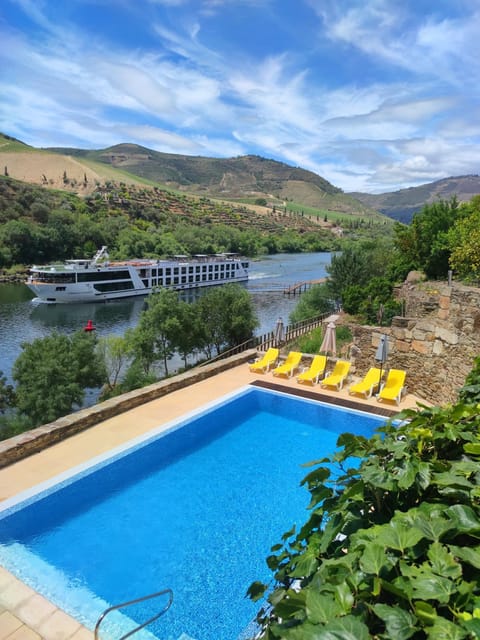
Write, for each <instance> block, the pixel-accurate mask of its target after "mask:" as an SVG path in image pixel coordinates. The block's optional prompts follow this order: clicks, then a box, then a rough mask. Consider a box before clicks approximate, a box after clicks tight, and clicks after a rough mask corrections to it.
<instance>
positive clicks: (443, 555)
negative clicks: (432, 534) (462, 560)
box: [427, 542, 462, 578]
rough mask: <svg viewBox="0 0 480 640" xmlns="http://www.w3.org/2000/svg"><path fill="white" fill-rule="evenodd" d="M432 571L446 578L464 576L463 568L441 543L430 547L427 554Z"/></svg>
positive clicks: (435, 543)
mask: <svg viewBox="0 0 480 640" xmlns="http://www.w3.org/2000/svg"><path fill="white" fill-rule="evenodd" d="M427 555H428V558H429V560H430V562H431V566H432V571H434V572H435V573H437V574H438V575H439V576H443V577H444V578H458V577H459V576H461V575H462V567H461V566H460V565H459V564H458V562H455V560H454V558H453V557H452V555H451V553H450V552H449V550H448V549H447V548H446V547H444V546H443V545H442V544H440V543H439V542H434V543H433V544H431V545H430V548H429V549H428V552H427Z"/></svg>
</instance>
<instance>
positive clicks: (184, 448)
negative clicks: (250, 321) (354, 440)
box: [0, 388, 385, 640]
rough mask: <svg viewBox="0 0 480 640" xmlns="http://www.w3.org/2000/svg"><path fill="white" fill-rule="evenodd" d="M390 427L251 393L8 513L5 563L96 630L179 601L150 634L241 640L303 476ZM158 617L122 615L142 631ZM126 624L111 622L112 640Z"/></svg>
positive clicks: (297, 505) (296, 510) (298, 507)
mask: <svg viewBox="0 0 480 640" xmlns="http://www.w3.org/2000/svg"><path fill="white" fill-rule="evenodd" d="M384 420H385V419H383V418H378V417H377V416H372V415H367V414H363V413H360V412H355V411H350V410H344V409H338V408H333V407H331V406H328V405H325V404H322V403H319V402H313V401H309V400H301V399H298V398H293V397H292V396H289V395H287V394H281V393H276V392H272V391H267V390H260V389H254V388H247V389H243V390H242V391H241V392H240V393H237V394H233V395H231V396H228V397H225V398H224V399H223V400H222V401H221V402H219V403H217V404H215V405H211V406H209V407H207V408H205V409H204V410H203V411H201V412H198V413H197V414H195V415H190V416H188V417H186V418H185V419H183V420H181V421H177V422H175V423H172V424H170V425H168V428H167V429H166V430H163V431H162V432H161V433H160V432H159V433H156V434H153V435H152V434H150V435H149V437H147V438H142V439H139V441H137V442H135V444H134V445H133V446H130V447H128V448H123V449H119V450H117V451H116V452H115V453H114V455H113V456H111V457H109V458H105V459H99V460H96V461H95V463H94V464H93V465H92V466H91V467H88V468H85V469H81V470H76V473H75V474H74V475H72V476H71V477H68V478H64V479H62V481H61V482H60V483H58V482H57V483H52V486H48V487H43V488H42V491H41V492H40V493H37V494H35V493H34V494H33V495H31V496H28V497H25V496H22V498H23V499H22V500H20V501H12V502H11V503H10V502H9V503H7V504H6V508H5V507H4V508H3V511H2V512H1V514H0V517H1V518H2V519H1V520H0V562H1V563H2V564H3V565H4V566H5V567H6V568H7V569H8V570H10V571H11V572H12V573H14V574H15V575H17V577H19V578H20V579H22V580H23V581H24V582H26V583H27V584H29V585H30V586H32V587H33V588H34V589H36V590H37V591H39V592H40V593H42V594H43V595H44V596H45V597H47V598H49V599H50V600H52V601H53V602H54V603H55V604H57V605H58V606H59V607H61V608H62V609H64V610H66V611H67V612H68V613H70V614H71V615H73V616H74V617H75V618H76V619H78V620H79V621H80V622H82V623H83V624H84V625H85V626H87V627H90V628H92V629H93V627H94V625H95V622H96V620H97V618H98V616H99V615H100V614H101V612H102V611H103V610H104V609H105V608H106V607H108V606H109V605H111V604H116V603H120V602H124V601H126V600H131V599H133V598H136V597H139V596H142V595H147V594H149V593H152V592H155V591H159V590H160V589H163V588H166V587H169V588H171V589H173V592H174V602H173V605H172V608H171V609H170V610H169V611H168V612H167V614H166V615H165V616H163V617H162V618H160V620H159V621H157V622H156V623H155V624H154V625H152V627H150V628H149V629H150V631H151V633H153V634H154V635H155V636H156V637H157V638H159V639H161V640H178V639H179V638H182V640H187V639H188V638H194V639H195V640H236V639H237V638H239V637H240V636H241V634H242V631H243V630H244V629H245V628H246V627H247V625H248V624H249V622H250V621H251V620H252V618H253V617H254V616H255V613H256V611H257V609H258V606H257V605H256V604H254V603H252V602H250V601H249V600H248V599H246V598H245V592H246V590H247V588H248V586H249V585H250V583H251V582H252V581H254V580H263V581H266V582H268V581H269V580H270V579H271V575H270V573H269V570H268V568H267V566H266V563H265V558H266V557H267V555H269V552H270V548H271V546H272V545H273V544H275V543H277V542H278V541H279V539H280V537H281V535H282V534H283V532H284V531H286V530H287V529H289V528H290V527H291V525H292V524H293V523H294V522H296V523H297V524H301V523H303V521H304V520H305V519H306V512H305V508H306V506H307V504H308V499H309V494H308V492H307V491H306V489H305V488H303V487H300V486H299V483H300V481H301V479H302V478H303V477H304V476H305V475H306V473H307V470H305V469H304V468H302V467H301V464H302V463H304V462H307V461H309V460H312V459H315V458H318V457H320V456H322V455H325V454H328V453H330V452H332V451H333V450H334V448H335V444H336V440H337V438H338V435H339V434H340V433H343V432H345V431H350V432H354V433H359V434H363V435H367V436H368V435H371V433H372V432H373V431H374V430H375V428H376V427H378V426H379V425H380V424H382V423H383V422H384ZM161 604H162V603H161ZM161 604H160V606H161ZM152 606H154V605H152V602H147V603H144V604H142V605H139V606H136V607H135V609H134V610H126V611H125V613H128V615H129V616H130V617H131V618H133V619H134V620H136V621H138V623H140V622H143V621H144V620H146V619H147V618H148V617H149V616H151V615H153V614H154V612H155V609H154V608H152ZM156 607H157V609H158V608H159V604H158V603H156ZM107 622H108V624H107ZM128 622H130V621H128V620H126V619H125V616H122V615H119V614H115V615H112V617H111V618H110V616H109V618H107V619H106V621H105V628H104V626H103V625H102V637H105V630H108V628H110V629H112V630H113V631H115V633H117V637H118V629H119V628H121V629H122V631H123V632H126V630H127V629H130V628H132V624H131V622H130V624H129V626H124V625H125V624H126V623H128ZM145 635H148V634H145ZM150 637H151V636H150Z"/></svg>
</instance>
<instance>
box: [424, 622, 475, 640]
mask: <svg viewBox="0 0 480 640" xmlns="http://www.w3.org/2000/svg"><path fill="white" fill-rule="evenodd" d="M425 631H426V633H427V636H428V637H429V638H430V639H431V640H462V638H465V636H466V635H467V632H466V631H465V630H464V629H462V628H461V627H460V626H459V625H457V624H453V622H450V620H446V619H445V618H437V620H436V621H435V623H434V624H433V625H432V626H431V627H425Z"/></svg>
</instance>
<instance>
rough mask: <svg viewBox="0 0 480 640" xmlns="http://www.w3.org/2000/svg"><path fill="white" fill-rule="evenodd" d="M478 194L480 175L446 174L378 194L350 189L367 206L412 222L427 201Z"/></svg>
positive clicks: (463, 198) (479, 190) (392, 216)
mask: <svg viewBox="0 0 480 640" xmlns="http://www.w3.org/2000/svg"><path fill="white" fill-rule="evenodd" d="M477 194H480V176H478V175H469V176H458V177H452V178H444V179H443V180H437V181H436V182H430V183H428V184H424V185H420V186H419V187H409V188H408V189H400V190H399V191H392V192H390V193H381V194H376V195H375V194H371V193H359V192H354V193H350V195H351V196H352V197H354V198H356V199H357V200H359V201H360V202H363V204H364V205H366V206H367V207H371V208H372V209H375V210H377V211H379V212H380V213H383V214H384V215H386V216H388V217H389V218H393V219H395V220H399V221H400V222H405V223H409V222H410V221H411V219H412V217H413V214H414V213H416V212H417V211H420V210H421V209H422V207H423V205H425V204H430V203H432V202H435V201H436V200H450V198H452V197H453V196H456V197H457V199H458V201H459V202H467V201H469V200H471V199H472V197H473V196H475V195H477Z"/></svg>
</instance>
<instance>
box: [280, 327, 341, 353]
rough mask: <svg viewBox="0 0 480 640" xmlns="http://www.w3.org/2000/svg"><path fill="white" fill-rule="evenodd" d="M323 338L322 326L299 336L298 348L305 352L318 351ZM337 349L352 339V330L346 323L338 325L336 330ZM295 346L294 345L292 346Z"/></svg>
mask: <svg viewBox="0 0 480 640" xmlns="http://www.w3.org/2000/svg"><path fill="white" fill-rule="evenodd" d="M322 340H323V331H322V328H321V327H318V328H317V329H314V330H313V331H312V332H310V333H309V334H307V335H305V336H301V337H300V338H298V340H297V342H296V348H297V350H298V351H302V352H303V353H318V351H319V350H320V346H321V344H322ZM336 340H337V351H340V350H341V348H342V347H343V345H345V344H348V343H349V342H351V341H352V332H351V331H350V329H349V328H348V327H346V326H345V325H338V327H337V330H336ZM292 348H293V346H292Z"/></svg>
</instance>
